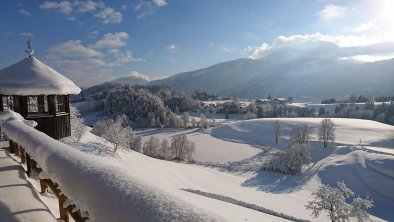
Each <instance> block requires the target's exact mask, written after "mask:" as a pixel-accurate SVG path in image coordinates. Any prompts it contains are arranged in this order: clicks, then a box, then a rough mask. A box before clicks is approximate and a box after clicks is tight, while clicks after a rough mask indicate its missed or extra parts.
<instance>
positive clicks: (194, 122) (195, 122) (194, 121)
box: [191, 118, 197, 128]
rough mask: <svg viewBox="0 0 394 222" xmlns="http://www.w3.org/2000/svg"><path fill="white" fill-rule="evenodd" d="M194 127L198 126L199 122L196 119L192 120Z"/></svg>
mask: <svg viewBox="0 0 394 222" xmlns="http://www.w3.org/2000/svg"><path fill="white" fill-rule="evenodd" d="M191 122H192V127H193V128H194V127H196V126H197V121H196V119H195V118H192V121H191Z"/></svg>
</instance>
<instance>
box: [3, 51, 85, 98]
mask: <svg viewBox="0 0 394 222" xmlns="http://www.w3.org/2000/svg"><path fill="white" fill-rule="evenodd" d="M80 91H81V89H80V88H79V87H78V86H76V85H75V84H74V83H73V82H72V81H71V80H69V79H68V78H66V77H64V76H63V75H61V74H60V73H58V72H57V71H55V70H54V69H52V68H51V67H49V66H47V65H45V64H44V63H42V62H41V61H40V60H38V59H36V58H35V57H33V56H32V57H28V58H25V59H23V60H21V61H19V62H18V63H15V64H13V65H11V66H8V67H6V68H4V69H2V70H0V94H2V95H67V94H78V93H79V92H80Z"/></svg>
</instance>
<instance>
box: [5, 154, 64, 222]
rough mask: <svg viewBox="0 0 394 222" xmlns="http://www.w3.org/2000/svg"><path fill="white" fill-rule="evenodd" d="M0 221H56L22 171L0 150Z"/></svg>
mask: <svg viewBox="0 0 394 222" xmlns="http://www.w3.org/2000/svg"><path fill="white" fill-rule="evenodd" d="M0 178H1V179H0V221H4V222H5V221H7V222H17V221H20V222H28V221H45V222H50V221H57V220H56V219H55V217H54V216H53V215H52V214H51V213H50V211H49V210H48V208H47V207H46V206H45V205H44V203H43V202H42V201H41V200H40V198H39V197H38V195H37V193H36V192H35V191H34V188H33V186H32V185H31V184H30V183H29V182H28V181H27V177H26V174H25V172H24V169H23V168H22V167H21V166H20V165H19V164H18V163H17V162H16V161H15V160H13V159H12V158H11V156H10V154H9V153H8V152H7V151H6V150H4V149H0Z"/></svg>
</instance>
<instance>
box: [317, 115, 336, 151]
mask: <svg viewBox="0 0 394 222" xmlns="http://www.w3.org/2000/svg"><path fill="white" fill-rule="evenodd" d="M318 137H319V140H320V141H322V142H323V146H324V147H327V145H328V141H331V142H334V141H335V124H334V122H333V121H332V120H331V119H322V121H321V122H320V127H319V132H318Z"/></svg>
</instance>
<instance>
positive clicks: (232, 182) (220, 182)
mask: <svg viewBox="0 0 394 222" xmlns="http://www.w3.org/2000/svg"><path fill="white" fill-rule="evenodd" d="M274 120H276V119H257V120H248V121H237V122H229V123H223V124H221V125H219V126H218V127H215V128H212V129H211V131H208V132H207V133H202V132H200V131H198V130H195V129H191V130H190V129H189V130H179V129H146V130H139V131H137V134H138V135H140V136H142V137H143V141H146V140H147V139H148V138H149V136H157V137H158V138H160V139H163V138H166V139H168V140H170V136H172V135H175V134H178V133H186V134H187V135H188V138H189V139H190V140H192V141H194V142H195V143H196V153H195V155H194V159H195V160H197V163H195V164H186V163H176V162H170V161H164V160H158V159H154V158H150V157H147V156H144V155H142V154H140V153H137V152H134V151H131V150H124V149H123V150H122V149H121V150H120V151H118V153H116V154H114V153H112V149H113V147H112V145H111V144H110V143H108V142H107V141H105V140H103V139H101V138H98V137H96V136H94V135H92V134H91V133H89V132H87V133H86V134H85V135H84V137H83V138H82V140H81V143H80V144H77V145H75V147H76V148H77V149H79V150H81V151H83V152H85V153H89V154H90V155H94V156H100V161H105V162H106V164H105V166H116V167H119V168H118V169H119V173H120V174H122V175H123V176H124V178H125V179H124V181H123V183H122V184H119V185H117V186H116V187H118V188H119V189H121V190H125V191H127V193H126V195H128V196H130V195H137V196H136V197H135V198H136V201H139V200H143V201H144V202H143V203H144V204H146V203H148V202H145V201H146V200H148V199H149V198H148V199H147V198H146V197H144V198H142V199H140V198H139V197H138V195H145V194H149V195H152V192H154V193H156V194H157V195H156V194H155V195H154V198H155V199H154V201H159V200H160V199H157V198H164V199H162V200H163V201H164V202H163V203H168V201H171V200H172V201H179V202H178V204H177V206H179V203H182V206H183V205H185V207H184V208H180V209H181V210H185V209H194V210H193V211H194V212H197V213H199V212H200V213H202V214H204V215H205V214H206V213H208V214H209V215H210V216H209V217H205V216H201V217H200V218H206V219H207V218H208V219H216V220H219V221H284V220H286V219H285V218H283V217H277V216H273V215H271V214H268V213H263V212H267V211H269V210H271V211H273V212H274V213H273V214H279V213H284V214H286V215H288V216H291V217H295V218H298V219H306V220H313V221H329V220H328V218H327V217H326V215H325V214H324V213H323V214H322V215H321V216H320V217H319V218H317V219H315V218H313V217H312V216H311V212H310V211H308V210H306V209H305V205H306V204H307V203H308V201H310V200H312V196H311V193H312V192H315V191H316V189H317V187H318V186H319V185H321V184H322V183H324V184H330V185H334V184H336V182H337V181H344V182H345V183H346V184H347V185H348V187H350V188H351V189H352V190H354V191H355V192H356V193H357V194H359V195H361V196H362V197H365V196H366V195H369V196H370V197H371V198H372V199H373V200H374V202H375V206H374V207H373V208H372V209H371V210H370V211H369V212H370V213H372V214H373V215H372V216H371V218H372V219H373V220H374V221H381V220H388V221H390V220H392V219H393V218H394V213H393V211H392V209H394V155H393V150H394V127H393V126H389V125H386V124H381V123H378V122H374V121H368V120H355V119H333V121H334V123H335V124H336V126H337V130H336V136H337V142H336V144H330V146H329V147H328V148H323V146H322V144H321V143H320V142H318V141H316V131H317V128H318V125H319V122H320V120H321V119H317V118H316V119H313V118H292V119H279V120H280V121H282V123H283V124H284V129H283V134H282V137H281V140H280V142H279V144H278V145H275V142H274V138H273V130H272V122H273V121H274ZM304 122H306V123H308V124H309V126H310V127H311V131H312V135H313V136H314V137H315V139H314V140H313V141H312V143H311V153H312V164H311V165H310V166H309V167H307V168H305V171H304V172H303V173H302V174H301V175H297V176H291V175H283V174H279V173H273V172H266V171H261V170H258V169H259V166H260V164H261V163H263V162H264V160H265V158H266V157H267V155H269V154H270V152H274V151H275V150H276V149H280V150H284V149H285V148H286V145H287V139H288V138H289V133H290V131H291V129H292V128H293V127H294V126H295V125H296V124H297V123H304ZM360 139H361V145H360ZM69 153H70V152H69ZM83 157H84V158H85V159H86V158H87V157H86V156H84V155H83ZM92 159H96V157H93V156H92ZM86 160H88V159H86ZM75 164H77V163H75ZM101 168H102V167H100V166H99V165H95V168H92V169H86V173H89V171H90V170H93V171H92V172H96V171H97V170H99V169H101ZM108 172H109V171H108ZM111 178H113V177H112V176H111ZM128 178H130V180H129V179H128ZM127 181H129V183H132V184H134V185H132V186H136V187H137V188H139V187H141V186H146V187H147V189H144V190H141V191H143V192H142V193H138V192H135V191H133V190H127V189H126V188H127V187H128V186H129V185H127V184H125V183H124V182H127ZM107 182H108V181H107ZM79 184H80V185H81V184H82V185H83V183H79ZM112 185H113V187H114V188H115V184H112ZM92 192H93V191H92ZM109 193H110V192H107V191H105V192H102V193H100V195H106V194H109ZM116 194H117V193H116V191H114V195H116ZM152 197H153V196H152ZM117 198H118V197H117ZM168 198H170V199H168ZM144 206H145V205H144ZM157 206H159V207H160V204H159V205H157V204H156V205H155V207H157ZM186 206H187V207H186ZM251 206H255V207H254V209H250V208H251ZM130 207H131V208H133V207H136V206H130ZM126 208H127V207H126ZM252 208H253V207H252ZM144 209H145V208H144ZM256 209H261V211H262V212H261V211H259V210H256ZM145 210H146V209H145ZM133 212H134V211H133ZM171 212H172V213H174V212H173V211H171ZM181 212H182V213H184V211H181ZM92 213H93V212H92ZM122 213H127V211H125V212H122ZM161 213H163V211H161ZM271 213H272V212H271ZM158 215H160V214H158ZM138 216H139V217H141V215H138ZM145 216H146V218H149V215H145ZM156 216H157V215H156ZM197 218H198V217H197ZM194 219H195V218H194ZM185 220H186V221H187V219H185Z"/></svg>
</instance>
